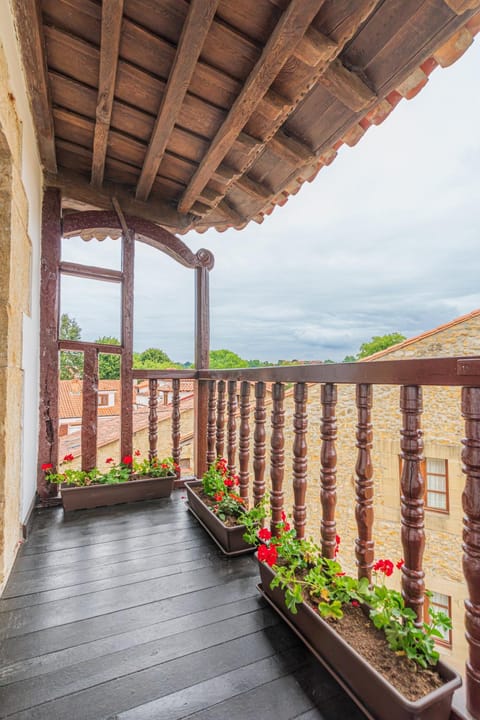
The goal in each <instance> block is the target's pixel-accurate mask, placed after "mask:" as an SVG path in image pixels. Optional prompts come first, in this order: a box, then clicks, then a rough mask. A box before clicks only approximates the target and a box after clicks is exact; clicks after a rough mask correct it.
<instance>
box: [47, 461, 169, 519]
mask: <svg viewBox="0 0 480 720" xmlns="http://www.w3.org/2000/svg"><path fill="white" fill-rule="evenodd" d="M139 456H140V452H139V451H138V450H137V451H135V458H138V457H139ZM135 458H134V457H132V456H130V455H127V456H125V457H124V458H122V461H121V462H120V463H116V462H115V461H114V459H113V458H107V459H106V461H105V462H106V464H107V465H108V470H106V471H105V472H101V471H100V470H99V469H98V468H93V470H89V471H85V470H80V469H78V468H74V467H72V466H71V463H72V462H73V460H74V457H73V455H71V454H70V455H65V457H64V458H63V463H62V464H61V465H60V468H59V470H58V472H55V471H54V468H53V465H52V464H50V463H45V464H44V465H42V470H43V471H44V472H45V477H46V480H47V482H50V483H57V484H59V485H60V492H61V496H62V504H63V509H64V510H82V509H86V508H92V507H98V506H101V505H117V504H120V503H127V502H137V501H139V500H155V499H157V498H162V497H168V496H169V495H170V493H171V492H172V490H173V485H174V481H175V478H176V477H177V473H178V465H177V464H176V463H175V462H174V460H173V458H171V457H169V458H164V459H163V460H159V459H158V458H152V459H145V460H143V461H140V460H136V459H135Z"/></svg>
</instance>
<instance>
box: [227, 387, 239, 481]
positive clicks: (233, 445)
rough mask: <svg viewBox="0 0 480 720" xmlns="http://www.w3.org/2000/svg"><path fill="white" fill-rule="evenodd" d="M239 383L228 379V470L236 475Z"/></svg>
mask: <svg viewBox="0 0 480 720" xmlns="http://www.w3.org/2000/svg"><path fill="white" fill-rule="evenodd" d="M236 418H237V383H236V382H235V380H229V381H228V422H227V429H228V434H227V456H228V466H227V467H228V472H229V473H230V475H234V474H235V472H236V469H237V468H236V465H235V456H236V453H237V419H236Z"/></svg>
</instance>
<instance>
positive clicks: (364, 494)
mask: <svg viewBox="0 0 480 720" xmlns="http://www.w3.org/2000/svg"><path fill="white" fill-rule="evenodd" d="M372 398H373V390H372V386H371V385H366V384H362V385H357V387H356V404H357V418H358V422H357V448H358V454H357V462H356V465H355V473H356V479H355V494H356V504H355V518H356V521H357V532H358V536H357V538H356V540H355V555H356V559H357V568H358V577H359V578H361V577H366V578H368V580H369V581H371V579H372V568H373V560H374V555H375V543H374V541H373V515H374V508H373V494H374V484H373V466H372V445H373V442H372V441H373V429H372V416H371V410H372Z"/></svg>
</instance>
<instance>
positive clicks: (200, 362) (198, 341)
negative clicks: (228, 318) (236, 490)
mask: <svg viewBox="0 0 480 720" xmlns="http://www.w3.org/2000/svg"><path fill="white" fill-rule="evenodd" d="M209 364H210V300H209V274H208V269H207V268H206V267H197V268H195V367H196V369H197V370H201V369H207V368H208V367H209ZM194 413H195V417H194V437H195V475H196V477H202V475H203V474H204V472H205V471H206V469H207V421H208V384H207V382H205V381H197V384H196V391H195V407H194Z"/></svg>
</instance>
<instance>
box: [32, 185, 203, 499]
mask: <svg viewBox="0 0 480 720" xmlns="http://www.w3.org/2000/svg"><path fill="white" fill-rule="evenodd" d="M72 236H80V237H83V239H85V240H90V239H91V238H94V237H96V238H100V239H101V238H104V237H107V236H113V237H117V238H118V237H121V239H122V269H121V271H118V270H110V269H107V268H100V267H95V266H90V265H80V264H76V263H69V262H62V261H61V240H62V237H72ZM135 240H139V241H140V242H144V243H146V244H147V245H150V246H152V247H154V248H156V249H157V250H160V251H162V252H164V253H165V254H166V255H168V256H169V257H171V258H172V259H173V260H176V261H177V262H179V263H180V264H181V265H183V266H184V267H187V268H191V269H192V270H194V271H195V366H196V368H208V362H209V349H210V347H209V345H210V342H209V337H210V330H209V325H210V323H209V271H210V270H211V269H212V268H213V265H214V258H213V255H212V253H211V252H210V251H209V250H206V249H204V248H202V249H200V250H198V251H197V252H196V253H193V252H192V251H191V250H190V248H188V247H187V245H185V243H184V242H182V240H180V239H179V238H177V237H176V236H175V235H173V234H172V233H170V232H169V231H168V230H165V228H162V227H160V226H158V225H155V224H154V223H152V222H150V221H148V220H145V219H142V218H138V217H135V216H130V215H127V216H123V215H122V214H121V212H120V213H116V212H113V211H112V212H109V211H85V212H75V213H71V214H68V215H65V217H63V218H62V217H61V197H60V193H59V191H58V190H57V189H55V188H47V189H46V191H45V196H44V202H43V216H42V274H41V286H40V306H41V320H40V334H41V347H42V352H41V358H40V421H39V450H38V482H37V488H38V494H39V496H40V498H41V500H42V501H44V502H46V501H48V499H49V498H51V497H52V496H54V495H56V492H57V490H56V486H49V485H48V484H47V483H46V482H45V475H44V472H43V471H42V470H41V465H42V464H43V463H45V462H48V463H52V465H54V466H56V465H57V459H58V442H59V441H58V420H59V400H58V372H59V361H58V353H59V350H70V351H72V350H73V351H75V350H77V351H80V352H83V354H84V371H83V407H82V410H83V418H82V467H83V469H85V470H89V469H91V468H92V467H94V466H95V465H96V449H97V446H96V435H97V385H98V354H99V352H108V353H116V354H119V355H120V356H121V397H122V405H121V432H120V448H121V449H120V452H121V457H124V456H125V455H131V453H132V443H133V408H132V402H131V394H132V393H131V388H132V383H133V374H132V373H133V371H132V360H133V276H134V255H135ZM61 274H65V275H74V276H76V277H84V278H88V279H94V280H103V281H107V282H116V283H120V284H121V288H122V293H121V295H122V300H121V304H122V313H121V344H120V346H115V345H112V346H110V345H100V344H98V343H89V342H80V341H71V340H68V341H67V340H60V339H59V337H58V328H59V314H60V276H61ZM124 399H125V402H124ZM206 403H207V398H206V397H205V398H204V397H203V391H202V390H200V392H197V394H196V403H195V423H196V426H197V425H198V423H201V422H206V412H207V407H206ZM204 416H205V417H204ZM198 436H200V435H198ZM201 450H202V449H200V448H199V449H197V453H196V454H197V455H198V452H201Z"/></svg>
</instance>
